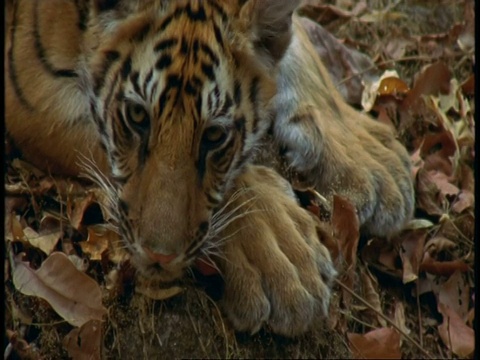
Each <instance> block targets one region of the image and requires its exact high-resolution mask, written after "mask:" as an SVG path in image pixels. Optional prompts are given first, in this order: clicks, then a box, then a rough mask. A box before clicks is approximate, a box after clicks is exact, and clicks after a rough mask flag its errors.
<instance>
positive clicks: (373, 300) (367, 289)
mask: <svg viewBox="0 0 480 360" xmlns="http://www.w3.org/2000/svg"><path fill="white" fill-rule="evenodd" d="M360 279H361V281H362V288H363V297H364V299H365V300H366V301H367V302H368V303H369V304H370V305H371V306H372V307H373V308H374V309H375V311H374V312H372V314H371V315H372V316H374V317H375V318H376V319H377V321H378V323H379V324H380V326H382V327H386V326H387V322H386V321H385V319H384V318H382V317H381V316H380V315H379V314H383V311H382V304H381V301H380V295H378V290H377V287H378V283H377V281H376V280H375V279H374V278H373V276H372V274H371V273H370V271H369V270H368V268H362V269H361V271H360ZM368 310H370V309H368Z"/></svg>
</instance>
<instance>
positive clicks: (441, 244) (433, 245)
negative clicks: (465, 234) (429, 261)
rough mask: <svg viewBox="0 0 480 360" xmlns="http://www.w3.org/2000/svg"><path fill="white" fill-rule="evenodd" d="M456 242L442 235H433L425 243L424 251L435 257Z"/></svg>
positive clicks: (454, 245)
mask: <svg viewBox="0 0 480 360" xmlns="http://www.w3.org/2000/svg"><path fill="white" fill-rule="evenodd" d="M456 246H457V244H456V243H455V242H453V241H452V240H449V239H447V238H446V237H443V236H434V237H432V238H431V239H429V240H428V241H427V243H426V244H425V252H428V253H429V254H430V256H431V257H432V258H435V257H436V255H437V254H438V253H439V252H442V251H446V250H451V249H453V248H455V247H456Z"/></svg>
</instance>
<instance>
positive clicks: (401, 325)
mask: <svg viewBox="0 0 480 360" xmlns="http://www.w3.org/2000/svg"><path fill="white" fill-rule="evenodd" d="M300 12H301V14H302V15H304V16H306V17H308V18H310V19H311V20H313V21H314V22H315V23H311V24H309V25H308V31H309V35H310V36H311V39H312V41H313V43H314V44H315V46H316V49H317V51H318V53H319V54H320V56H321V57H322V59H323V61H324V63H325V65H326V66H327V69H328V70H329V72H330V73H331V75H332V77H333V79H334V83H335V84H336V85H337V86H338V89H339V90H340V92H341V93H342V95H343V96H344V97H345V98H346V100H347V101H348V102H349V103H350V104H352V106H354V107H356V108H357V109H359V110H361V111H367V112H369V113H370V114H371V115H372V117H373V118H376V119H377V121H381V122H384V123H386V124H388V125H389V126H392V127H393V128H394V129H395V131H396V133H397V134H398V138H399V139H400V140H401V142H402V143H403V144H404V145H405V146H406V147H407V149H408V150H409V153H410V154H411V159H412V163H413V174H412V176H414V178H415V189H416V211H415V219H414V220H413V221H411V222H410V223H409V224H408V226H407V227H406V228H405V229H404V230H403V231H402V232H401V233H400V234H398V235H397V236H395V237H394V238H392V239H389V240H388V241H386V240H385V239H377V238H371V239H362V240H360V239H359V236H358V229H350V231H349V232H348V233H349V234H356V235H355V236H353V237H352V238H349V239H344V240H348V241H350V243H349V245H348V246H345V247H344V248H342V249H341V250H342V251H344V252H350V254H344V258H345V259H350V260H349V263H347V264H344V266H343V268H344V269H345V271H344V272H343V273H342V274H341V275H340V276H339V278H338V280H337V282H336V285H335V296H334V299H333V302H332V305H331V310H330V318H329V319H328V321H322V322H319V323H318V324H317V325H316V326H315V328H314V329H313V330H312V331H310V332H309V333H307V334H305V335H303V336H301V337H298V338H295V339H288V338H284V337H281V336H277V335H274V334H271V333H270V332H269V331H268V329H262V330H261V331H260V332H259V333H257V334H255V335H253V336H251V335H248V334H243V333H237V332H235V331H234V330H233V329H232V328H231V326H230V325H229V323H228V321H227V320H226V319H225V318H224V317H223V315H222V313H221V311H220V310H219V309H218V307H217V305H216V302H215V300H216V298H217V297H218V292H217V291H215V289H216V288H218V287H221V281H222V280H221V278H219V277H216V276H214V277H203V276H202V275H201V274H196V276H197V277H196V280H197V281H196V282H195V283H194V284H193V283H192V284H191V285H187V286H185V288H178V289H172V290H169V291H171V292H170V293H169V292H168V291H165V292H163V293H161V294H160V295H159V296H160V297H163V298H165V299H164V300H153V299H151V298H150V296H148V295H149V294H146V295H145V294H140V293H138V291H137V292H135V291H134V280H133V278H134V272H133V270H132V269H131V268H130V267H129V266H128V262H126V261H124V260H125V259H124V258H123V255H122V254H121V253H120V252H118V251H117V250H118V249H116V248H115V247H114V246H113V245H112V244H114V243H116V241H117V240H118V238H117V237H116V234H114V233H113V232H111V231H110V230H108V229H106V228H105V227H104V226H102V221H103V214H102V212H101V207H100V206H99V205H98V201H100V199H101V193H100V192H99V191H98V189H95V188H93V187H92V186H90V185H86V184H85V183H82V182H81V181H80V180H79V179H61V178H54V177H51V176H49V175H46V174H44V173H42V172H40V171H38V170H37V169H35V168H33V167H32V166H30V165H29V164H28V163H26V162H24V161H22V160H21V158H18V157H17V154H18V153H17V152H16V151H15V150H14V149H13V148H12V147H11V146H10V145H9V144H8V143H7V148H6V149H7V151H6V157H7V164H6V169H7V172H6V174H5V186H6V189H5V192H6V197H5V209H6V215H5V239H6V240H5V247H6V256H5V280H4V281H5V295H6V296H5V299H4V302H5V315H6V334H5V340H6V347H5V349H4V352H5V359H41V358H42V359H43V358H51V359H58V358H68V357H72V358H74V359H99V358H105V359H110V358H111V359H134V358H135V359H138V358H145V359H156V358H193V357H195V358H426V359H427V358H435V359H438V358H452V357H453V358H473V356H474V348H475V343H474V338H475V335H474V331H475V325H474V317H475V314H474V302H475V285H474V259H475V247H474V237H475V230H474V224H475V211H474V205H475V204H474V199H475V198H474V157H475V129H474V127H475V124H474V111H475V108H474V105H475V104H474V76H473V67H474V61H475V58H474V48H475V46H474V45H475V44H474V42H475V37H474V14H475V11H474V1H473V0H458V1H449V0H404V1H393V0H360V1H356V0H336V1H335V0H331V1H320V0H304V1H303V6H302V8H301V10H300ZM316 24H320V25H321V27H320V26H318V25H316ZM393 71H396V72H395V73H394V72H393ZM332 216H333V215H332ZM342 216H345V217H346V218H345V219H347V222H346V223H349V222H348V216H353V215H352V214H347V213H345V214H343V215H342ZM351 223H355V221H352V222H351ZM350 236H351V235H350ZM344 243H345V241H344ZM52 274H53V275H52ZM59 274H63V277H62V276H60V275H59ZM72 286H73V287H75V288H76V293H77V294H79V295H78V297H75V298H74V299H69V298H65V296H64V294H66V293H69V291H70V292H71V287H72ZM177 292H179V294H175V293H177ZM174 294H175V296H172V295H174ZM150 295H151V294H150ZM159 296H158V294H157V296H156V297H159ZM45 299H46V300H45ZM54 309H55V310H54ZM83 317H86V318H91V319H94V320H89V321H81V320H79V319H82V318H83ZM102 318H103V321H100V320H95V319H102ZM67 319H76V320H70V322H68V321H67ZM76 321H77V322H76ZM72 323H73V324H72Z"/></svg>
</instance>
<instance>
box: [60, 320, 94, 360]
mask: <svg viewBox="0 0 480 360" xmlns="http://www.w3.org/2000/svg"><path fill="white" fill-rule="evenodd" d="M63 347H64V348H65V349H66V350H67V352H68V355H69V356H70V357H71V358H72V359H73V360H97V359H98V360H100V359H101V349H102V322H101V321H98V320H90V321H88V322H86V323H85V324H83V325H82V326H81V327H80V328H75V329H73V330H72V331H70V332H69V333H68V334H67V335H66V336H65V337H64V338H63Z"/></svg>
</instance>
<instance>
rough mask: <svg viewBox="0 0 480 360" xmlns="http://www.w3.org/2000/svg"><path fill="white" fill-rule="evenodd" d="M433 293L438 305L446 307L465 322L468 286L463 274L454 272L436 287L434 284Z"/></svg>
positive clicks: (468, 294) (468, 295) (467, 308)
mask: <svg viewBox="0 0 480 360" xmlns="http://www.w3.org/2000/svg"><path fill="white" fill-rule="evenodd" d="M433 292H434V293H435V294H436V295H437V299H438V302H439V303H441V304H444V305H447V306H448V307H449V308H450V309H452V310H453V311H455V312H456V313H457V314H458V315H459V316H460V317H461V318H462V319H464V320H466V317H467V314H468V311H469V305H470V304H469V302H470V286H469V285H468V281H467V280H466V278H465V275H464V273H462V272H460V271H456V272H454V273H453V275H452V276H450V277H449V278H448V280H447V281H444V282H443V283H441V284H438V285H436V284H435V283H434V286H433Z"/></svg>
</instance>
